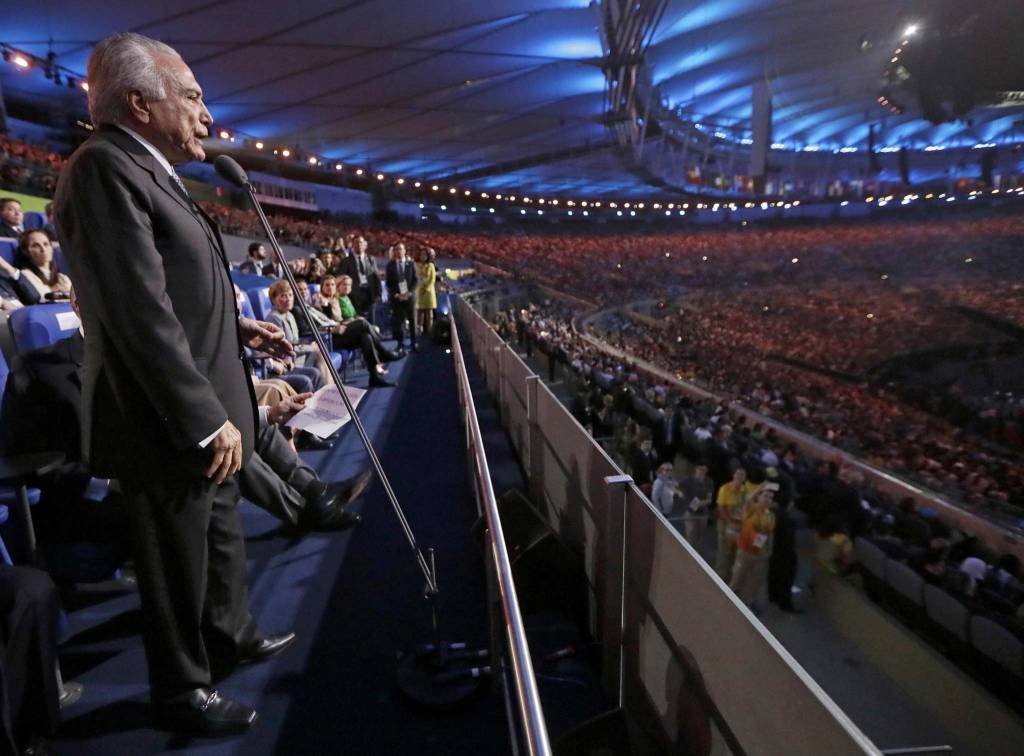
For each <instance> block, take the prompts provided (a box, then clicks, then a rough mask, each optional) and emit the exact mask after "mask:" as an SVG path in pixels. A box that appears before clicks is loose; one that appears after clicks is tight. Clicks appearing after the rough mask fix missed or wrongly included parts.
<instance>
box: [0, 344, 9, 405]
mask: <svg viewBox="0 0 1024 756" xmlns="http://www.w3.org/2000/svg"><path fill="white" fill-rule="evenodd" d="M10 374H11V368H10V367H9V366H8V365H7V358H6V357H4V353H3V352H0V399H3V397H4V391H5V390H6V389H7V376H9V375H10Z"/></svg>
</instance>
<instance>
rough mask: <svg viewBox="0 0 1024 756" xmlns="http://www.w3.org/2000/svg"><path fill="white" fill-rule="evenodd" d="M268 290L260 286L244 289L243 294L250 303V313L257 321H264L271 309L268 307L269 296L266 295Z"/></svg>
mask: <svg viewBox="0 0 1024 756" xmlns="http://www.w3.org/2000/svg"><path fill="white" fill-rule="evenodd" d="M268 288H269V287H268V286H260V287H258V288H255V289H245V293H246V295H247V296H248V297H249V301H250V302H251V303H252V311H253V312H254V313H256V318H257V319H258V320H266V319H267V315H269V314H270V311H271V310H272V309H273V308H272V307H271V305H270V296H269V295H268V294H267V289H268Z"/></svg>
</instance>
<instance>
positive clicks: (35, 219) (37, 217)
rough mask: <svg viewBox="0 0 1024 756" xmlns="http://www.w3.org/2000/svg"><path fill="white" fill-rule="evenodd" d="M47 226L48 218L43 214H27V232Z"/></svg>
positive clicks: (25, 224) (25, 220)
mask: <svg viewBox="0 0 1024 756" xmlns="http://www.w3.org/2000/svg"><path fill="white" fill-rule="evenodd" d="M45 225H46V216H45V215H44V214H43V213H37V212H31V213H25V219H24V226H25V230H26V231H34V230H35V229H37V228H42V227H43V226H45Z"/></svg>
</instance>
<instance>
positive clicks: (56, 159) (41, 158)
mask: <svg viewBox="0 0 1024 756" xmlns="http://www.w3.org/2000/svg"><path fill="white" fill-rule="evenodd" d="M63 167H64V158H63V157H61V155H60V154H58V153H57V152H54V151H53V150H51V149H49V148H48V147H44V146H41V145H35V144H32V143H30V142H25V141H22V140H19V139H11V138H10V137H7V136H4V135H3V134H0V186H3V187H5V188H8V189H12V190H15V191H21V192H27V193H31V194H43V195H44V196H47V197H48V196H50V195H52V194H53V190H54V189H56V188H57V176H58V175H59V174H60V170H61V168H63Z"/></svg>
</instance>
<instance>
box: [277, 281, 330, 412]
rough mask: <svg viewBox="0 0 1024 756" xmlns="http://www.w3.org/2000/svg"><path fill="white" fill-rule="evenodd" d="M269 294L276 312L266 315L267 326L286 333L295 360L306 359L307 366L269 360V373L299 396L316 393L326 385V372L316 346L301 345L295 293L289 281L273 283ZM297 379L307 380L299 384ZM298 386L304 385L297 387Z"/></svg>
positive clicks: (287, 361) (293, 361)
mask: <svg viewBox="0 0 1024 756" xmlns="http://www.w3.org/2000/svg"><path fill="white" fill-rule="evenodd" d="M267 294H268V296H269V297H270V303H271V305H273V307H274V309H273V311H272V312H270V313H268V314H267V322H269V323H273V324H274V325H276V326H278V327H279V328H280V329H281V330H282V331H284V334H285V338H286V339H288V340H289V341H290V342H291V343H292V344H294V345H295V354H296V357H301V356H303V355H304V356H305V357H304V359H305V360H306V365H298V364H296V362H295V360H294V359H289V360H276V359H275V360H270V362H269V363H268V366H267V367H268V370H269V372H271V373H272V374H274V375H280V376H281V377H282V378H284V380H286V381H288V383H290V384H291V385H292V386H294V387H295V390H296V391H298V392H299V393H306V392H310V391H312V392H315V391H317V390H318V389H319V388H320V387H321V386H323V385H324V383H325V377H324V372H325V371H324V370H323V369H321V368H320V367H319V366H320V365H322V363H323V359H322V358H321V356H320V352H319V351H318V350H317V348H316V347H315V346H313V345H312V344H300V343H299V339H300V334H299V326H298V323H297V322H296V321H295V316H294V315H293V314H292V307H293V306H294V304H295V295H294V294H293V293H292V289H291V286H289V285H288V282H287V281H274V283H272V284H271V285H270V290H269V291H268V292H267ZM329 375H330V373H329V372H328V376H329ZM297 377H298V378H300V379H304V380H296V379H297ZM296 383H301V384H302V385H296Z"/></svg>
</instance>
